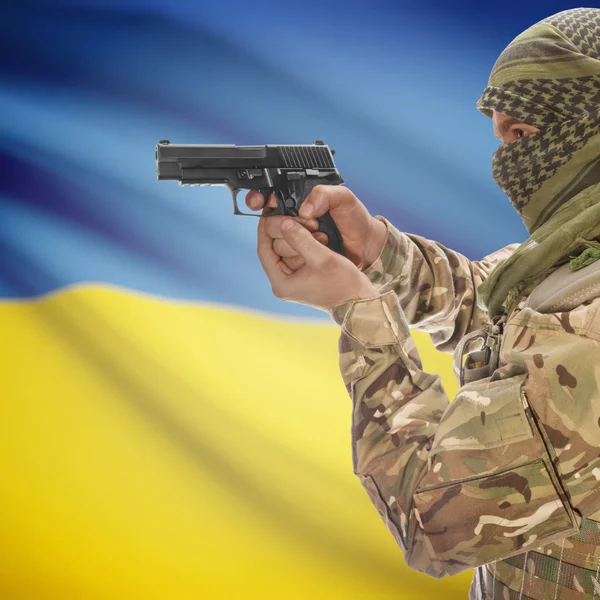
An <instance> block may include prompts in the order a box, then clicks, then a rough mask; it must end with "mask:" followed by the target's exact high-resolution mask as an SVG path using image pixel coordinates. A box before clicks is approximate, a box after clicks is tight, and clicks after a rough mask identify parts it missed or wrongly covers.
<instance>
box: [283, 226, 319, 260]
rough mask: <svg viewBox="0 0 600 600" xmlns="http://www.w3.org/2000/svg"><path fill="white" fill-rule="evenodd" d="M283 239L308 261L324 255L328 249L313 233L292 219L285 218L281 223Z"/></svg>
mask: <svg viewBox="0 0 600 600" xmlns="http://www.w3.org/2000/svg"><path fill="white" fill-rule="evenodd" d="M281 233H282V234H283V239H284V240H285V241H286V242H287V243H288V244H289V245H290V246H291V247H292V248H293V249H294V250H295V251H296V252H297V253H298V254H299V255H300V256H301V257H302V258H304V260H305V261H306V262H310V261H311V260H313V259H315V258H318V257H319V256H322V253H323V251H325V252H327V249H326V248H325V246H323V244H321V243H320V242H319V241H317V240H316V239H315V238H314V237H313V235H312V233H311V232H310V231H309V230H308V229H306V227H303V226H302V225H300V224H298V223H296V222H295V221H294V220H292V219H284V220H283V222H282V223H281Z"/></svg>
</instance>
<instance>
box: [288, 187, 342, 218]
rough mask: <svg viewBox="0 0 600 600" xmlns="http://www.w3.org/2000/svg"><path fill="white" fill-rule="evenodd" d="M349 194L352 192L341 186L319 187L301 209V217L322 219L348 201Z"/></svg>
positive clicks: (314, 189) (311, 193)
mask: <svg viewBox="0 0 600 600" xmlns="http://www.w3.org/2000/svg"><path fill="white" fill-rule="evenodd" d="M348 194H352V192H351V191H350V190H349V189H348V188H345V187H343V186H341V185H317V186H315V187H314V188H313V189H312V190H311V192H310V194H308V196H307V197H306V200H305V201H304V202H303V203H302V206H301V207H300V211H299V213H298V214H299V215H300V216H301V217H305V218H308V217H313V218H317V217H322V216H323V215H324V214H325V213H326V212H328V211H330V210H332V209H333V210H335V209H336V208H338V206H340V205H341V204H342V203H343V202H344V201H345V202H347V201H348Z"/></svg>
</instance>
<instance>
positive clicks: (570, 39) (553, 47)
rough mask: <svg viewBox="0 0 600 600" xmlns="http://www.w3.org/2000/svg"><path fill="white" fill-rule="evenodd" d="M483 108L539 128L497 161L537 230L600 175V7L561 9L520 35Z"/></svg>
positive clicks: (501, 180) (505, 148)
mask: <svg viewBox="0 0 600 600" xmlns="http://www.w3.org/2000/svg"><path fill="white" fill-rule="evenodd" d="M477 108H478V109H479V110H480V111H481V112H483V113H484V114H486V115H487V116H490V117H491V115H492V111H493V110H495V111H497V112H500V113H503V114H506V115H509V116H511V117H515V118H517V119H519V120H521V121H523V122H524V123H527V124H529V125H533V126H535V127H537V128H539V129H540V131H539V132H537V133H534V134H532V135H529V136H526V137H524V138H522V139H520V140H516V141H514V142H512V143H509V144H505V145H502V146H501V147H500V148H498V150H497V151H496V152H495V153H494V156H493V160H492V174H493V177H494V179H495V180H496V182H497V183H498V184H499V185H500V187H501V188H502V189H503V190H504V191H505V192H506V194H507V195H508V197H509V198H510V200H511V202H512V204H513V206H514V207H515V209H516V210H517V212H518V213H519V214H520V215H521V217H522V219H523V221H524V223H525V226H526V227H527V229H528V231H529V232H530V233H532V232H533V231H535V230H536V229H537V228H538V227H540V226H541V225H542V224H543V223H545V222H546V221H547V220H548V219H550V218H551V217H552V215H553V214H555V213H556V212H557V211H558V210H559V209H560V208H561V207H562V206H563V205H564V204H565V203H567V202H568V201H569V200H570V199H571V198H573V197H574V196H575V195H576V194H577V193H579V192H580V191H581V190H583V189H585V188H586V187H589V186H590V185H593V184H594V183H597V182H600V9H593V8H577V9H572V10H566V11H563V12H561V13H558V14H556V15H554V16H552V17H549V18H547V19H544V20H543V21H540V22H539V23H537V24H535V25H533V26H532V27H530V28H529V29H528V30H526V31H525V32H523V33H522V34H521V35H519V36H518V37H517V38H515V39H514V40H513V41H512V42H511V43H510V44H509V45H508V47H507V48H506V49H505V50H504V51H503V52H502V54H501V55H500V57H499V58H498V60H497V61H496V64H495V65H494V67H493V69H492V73H491V75H490V79H489V82H488V86H487V87H486V88H485V90H484V92H483V95H482V96H481V98H480V99H479V101H478V103H477Z"/></svg>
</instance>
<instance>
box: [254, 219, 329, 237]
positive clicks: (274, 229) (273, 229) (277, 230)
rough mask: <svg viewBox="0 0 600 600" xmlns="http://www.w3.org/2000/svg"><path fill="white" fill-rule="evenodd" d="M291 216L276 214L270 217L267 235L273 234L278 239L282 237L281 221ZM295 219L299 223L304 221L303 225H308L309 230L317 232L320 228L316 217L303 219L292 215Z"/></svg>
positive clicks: (267, 224)
mask: <svg viewBox="0 0 600 600" xmlns="http://www.w3.org/2000/svg"><path fill="white" fill-rule="evenodd" d="M289 218H290V217H284V216H279V215H277V216H275V217H269V218H268V219H267V220H266V221H267V223H266V225H265V227H266V232H267V235H269V236H271V237H272V238H273V239H277V238H281V237H282V233H281V222H282V221H283V219H289ZM292 218H293V219H294V221H298V222H299V223H302V225H303V226H304V227H306V228H307V229H308V230H309V231H312V232H315V231H317V229H319V223H318V221H317V220H316V219H301V218H300V217H292Z"/></svg>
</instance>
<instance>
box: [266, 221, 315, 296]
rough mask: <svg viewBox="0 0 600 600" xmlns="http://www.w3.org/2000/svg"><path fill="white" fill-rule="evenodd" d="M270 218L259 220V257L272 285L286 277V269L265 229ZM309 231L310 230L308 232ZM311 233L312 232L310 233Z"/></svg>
mask: <svg viewBox="0 0 600 600" xmlns="http://www.w3.org/2000/svg"><path fill="white" fill-rule="evenodd" d="M266 221H268V219H259V220H258V246H257V250H258V259H259V260H260V264H261V265H262V268H263V269H264V271H265V273H266V274H267V277H268V278H269V281H270V282H271V285H272V286H273V285H275V284H276V283H278V282H280V281H281V280H282V278H284V277H285V274H288V275H289V273H286V271H285V269H282V268H281V264H280V263H281V257H280V256H278V255H277V254H276V253H275V252H274V250H273V238H271V237H269V236H268V235H267V233H266V231H265V222H266ZM307 233H308V232H307ZM309 235H310V234H309Z"/></svg>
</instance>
